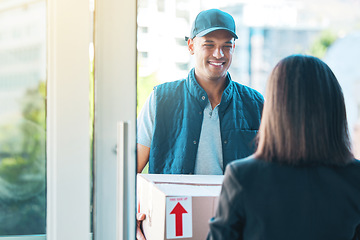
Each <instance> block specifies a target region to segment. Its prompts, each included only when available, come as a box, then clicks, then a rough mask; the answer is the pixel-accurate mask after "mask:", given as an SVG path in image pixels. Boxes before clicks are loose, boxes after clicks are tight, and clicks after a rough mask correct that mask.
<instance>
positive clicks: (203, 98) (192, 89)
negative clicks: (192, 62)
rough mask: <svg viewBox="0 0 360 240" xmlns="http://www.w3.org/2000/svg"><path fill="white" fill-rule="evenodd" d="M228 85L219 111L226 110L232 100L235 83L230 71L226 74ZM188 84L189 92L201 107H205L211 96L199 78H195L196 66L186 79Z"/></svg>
mask: <svg viewBox="0 0 360 240" xmlns="http://www.w3.org/2000/svg"><path fill="white" fill-rule="evenodd" d="M226 85H227V86H226V88H225V89H224V92H223V94H222V96H221V102H220V105H219V111H224V110H225V109H226V108H227V107H228V105H229V103H230V101H231V98H232V96H233V91H234V83H233V81H232V80H231V77H230V74H229V73H227V76H226ZM186 86H187V88H188V90H189V93H190V94H191V95H192V96H193V97H194V98H195V99H197V101H198V103H199V104H200V106H201V108H202V109H204V108H205V107H206V105H207V104H208V102H209V98H208V95H207V93H206V92H205V90H204V89H203V88H202V87H201V86H200V85H199V83H198V82H197V80H196V78H195V68H193V69H191V70H190V72H189V74H188V77H187V79H186Z"/></svg>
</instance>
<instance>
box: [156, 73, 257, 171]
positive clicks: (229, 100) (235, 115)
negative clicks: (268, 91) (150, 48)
mask: <svg viewBox="0 0 360 240" xmlns="http://www.w3.org/2000/svg"><path fill="white" fill-rule="evenodd" d="M194 71H195V70H194V69H192V70H191V71H190V72H189V75H188V77H187V78H186V79H182V80H178V81H175V82H168V83H164V84H161V85H158V86H157V87H155V88H154V93H155V96H156V109H155V111H156V114H155V121H154V132H153V137H152V142H151V147H150V156H149V173H163V174H193V173H194V168H195V160H196V154H197V150H198V143H199V138H200V132H201V126H202V121H203V113H204V108H205V107H206V105H207V103H208V96H207V94H206V92H205V90H204V89H203V88H202V87H201V86H200V85H199V84H198V83H197V81H196V79H195V74H194ZM263 103H264V99H263V97H262V95H261V94H260V93H258V92H257V91H255V90H253V89H251V88H249V87H246V86H244V85H241V84H239V83H236V82H233V81H232V80H231V78H230V75H229V74H228V75H227V86H226V88H225V90H224V92H223V94H222V97H221V102H220V105H219V106H218V107H219V110H218V111H219V120H220V131H221V143H222V152H223V153H222V154H223V165H224V169H225V167H226V165H227V164H228V163H229V162H231V161H233V160H235V159H239V158H244V157H247V156H249V155H251V154H252V153H253V152H254V151H255V142H254V138H255V136H256V134H257V132H258V129H259V125H260V120H261V112H262V108H263Z"/></svg>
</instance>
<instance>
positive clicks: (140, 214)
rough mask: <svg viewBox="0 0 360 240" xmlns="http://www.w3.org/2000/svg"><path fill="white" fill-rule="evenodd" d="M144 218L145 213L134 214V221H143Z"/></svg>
mask: <svg viewBox="0 0 360 240" xmlns="http://www.w3.org/2000/svg"><path fill="white" fill-rule="evenodd" d="M145 218H146V215H145V213H138V214H136V220H138V221H143V220H144V219H145Z"/></svg>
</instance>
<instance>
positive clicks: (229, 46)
mask: <svg viewBox="0 0 360 240" xmlns="http://www.w3.org/2000/svg"><path fill="white" fill-rule="evenodd" d="M224 47H225V48H232V45H225V46H224Z"/></svg>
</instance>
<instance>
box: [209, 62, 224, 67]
mask: <svg viewBox="0 0 360 240" xmlns="http://www.w3.org/2000/svg"><path fill="white" fill-rule="evenodd" d="M211 64H212V65H216V66H220V65H222V63H215V62H212V63H211Z"/></svg>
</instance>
